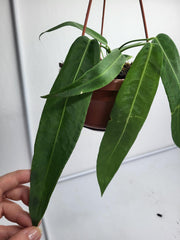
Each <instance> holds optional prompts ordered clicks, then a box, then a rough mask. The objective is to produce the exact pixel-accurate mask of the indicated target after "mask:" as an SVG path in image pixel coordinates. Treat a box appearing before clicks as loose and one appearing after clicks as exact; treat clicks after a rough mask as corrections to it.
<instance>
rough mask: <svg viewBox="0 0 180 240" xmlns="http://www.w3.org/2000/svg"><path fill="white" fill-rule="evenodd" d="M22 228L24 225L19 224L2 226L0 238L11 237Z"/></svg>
mask: <svg viewBox="0 0 180 240" xmlns="http://www.w3.org/2000/svg"><path fill="white" fill-rule="evenodd" d="M20 230H22V227H19V226H0V239H1V240H4V239H9V238H10V237H12V236H13V235H15V234H16V233H17V232H19V231H20Z"/></svg>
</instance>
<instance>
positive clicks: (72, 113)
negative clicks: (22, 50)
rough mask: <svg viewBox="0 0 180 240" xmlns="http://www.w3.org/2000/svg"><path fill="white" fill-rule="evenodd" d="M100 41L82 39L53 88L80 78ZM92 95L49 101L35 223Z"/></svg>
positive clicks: (35, 178)
mask: <svg viewBox="0 0 180 240" xmlns="http://www.w3.org/2000/svg"><path fill="white" fill-rule="evenodd" d="M99 56H100V47H99V44H98V42H97V41H96V40H89V39H88V38H87V37H80V38H78V39H77V40H76V41H75V42H74V43H73V45H72V47H71V49H70V51H69V53H68V56H67V58H66V60H65V63H64V66H63V68H62V70H61V71H60V73H59V75H58V77H57V79H56V81H55V83H54V85H53V87H52V90H51V91H55V90H56V89H59V88H60V87H65V86H67V85H68V84H70V83H71V82H74V81H76V79H78V78H79V77H80V76H81V75H82V74H83V73H84V72H86V71H87V70H88V69H89V68H91V67H92V66H93V65H95V64H97V63H98V62H99ZM90 98H91V94H84V95H82V96H78V97H72V98H63V99H62V98H58V99H57V98H53V99H48V100H47V101H46V104H45V107H44V110H43V113H42V116H41V120H40V125H39V129H38V133H37V137H36V142H35V149H34V157H33V162H32V168H31V189H30V204H29V207H30V215H31V218H32V222H33V225H37V224H38V223H39V221H40V220H41V218H42V216H43V214H44V212H45V210H46V208H47V205H48V202H49V199H50V196H51V194H52V192H53V190H54V187H55V185H56V183H57V181H58V178H59V176H60V174H61V172H62V170H63V168H64V166H65V164H66V162H67V161H68V159H69V157H70V155H71V153H72V150H73V148H74V146H75V144H76V142H77V140H78V137H79V135H80V132H81V129H82V127H83V124H84V121H85V116H86V113H87V109H88V105H89V102H90Z"/></svg>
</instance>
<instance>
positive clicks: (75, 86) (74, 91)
mask: <svg viewBox="0 0 180 240" xmlns="http://www.w3.org/2000/svg"><path fill="white" fill-rule="evenodd" d="M128 59H130V56H128V55H122V54H121V52H120V50H118V49H115V50H114V51H112V52H111V53H110V54H109V55H107V56H106V57H105V58H104V59H103V60H102V61H100V62H99V63H98V64H96V65H95V66H94V67H93V68H91V69H89V70H88V71H87V72H86V73H84V74H83V75H82V76H81V77H80V78H79V79H77V81H76V82H74V83H72V84H71V85H69V86H67V87H66V88H64V89H59V90H58V91H56V92H52V93H50V94H49V95H46V96H44V97H43V98H48V97H68V96H76V95H81V94H84V93H88V92H93V91H94V90H97V89H99V88H102V87H104V86H106V85H107V84H108V83H110V82H111V81H112V80H113V79H114V78H115V77H116V76H117V75H118V74H119V73H120V71H121V69H122V67H123V65H124V64H125V62H126V61H127V60H128Z"/></svg>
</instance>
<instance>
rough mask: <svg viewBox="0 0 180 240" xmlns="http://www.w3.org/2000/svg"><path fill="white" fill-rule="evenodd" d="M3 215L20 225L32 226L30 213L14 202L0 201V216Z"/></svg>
mask: <svg viewBox="0 0 180 240" xmlns="http://www.w3.org/2000/svg"><path fill="white" fill-rule="evenodd" d="M2 216H4V217H5V218H6V219H8V220H9V221H11V222H15V223H17V224H19V225H20V226H23V227H30V226H32V222H31V218H30V216H29V214H28V213H27V212H26V211H24V210H23V209H22V208H21V207H20V206H19V205H17V204H16V203H14V202H11V201H8V200H5V201H3V202H1V203H0V218H1V217H2Z"/></svg>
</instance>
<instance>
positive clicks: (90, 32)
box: [39, 21, 107, 45]
mask: <svg viewBox="0 0 180 240" xmlns="http://www.w3.org/2000/svg"><path fill="white" fill-rule="evenodd" d="M66 26H72V27H75V28H78V29H80V30H83V25H82V24H80V23H77V22H72V21H68V22H64V23H61V24H59V25H57V26H55V27H53V28H50V29H49V30H47V31H45V32H42V33H41V34H40V36H39V37H41V36H42V35H43V34H44V33H47V32H52V31H55V30H57V29H59V28H62V27H66ZM86 33H87V34H88V35H89V36H91V37H92V38H94V39H96V40H97V41H99V42H100V43H102V44H104V45H107V40H106V39H105V37H103V36H101V35H100V34H99V33H97V32H96V31H94V30H92V29H90V28H88V27H87V28H86Z"/></svg>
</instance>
